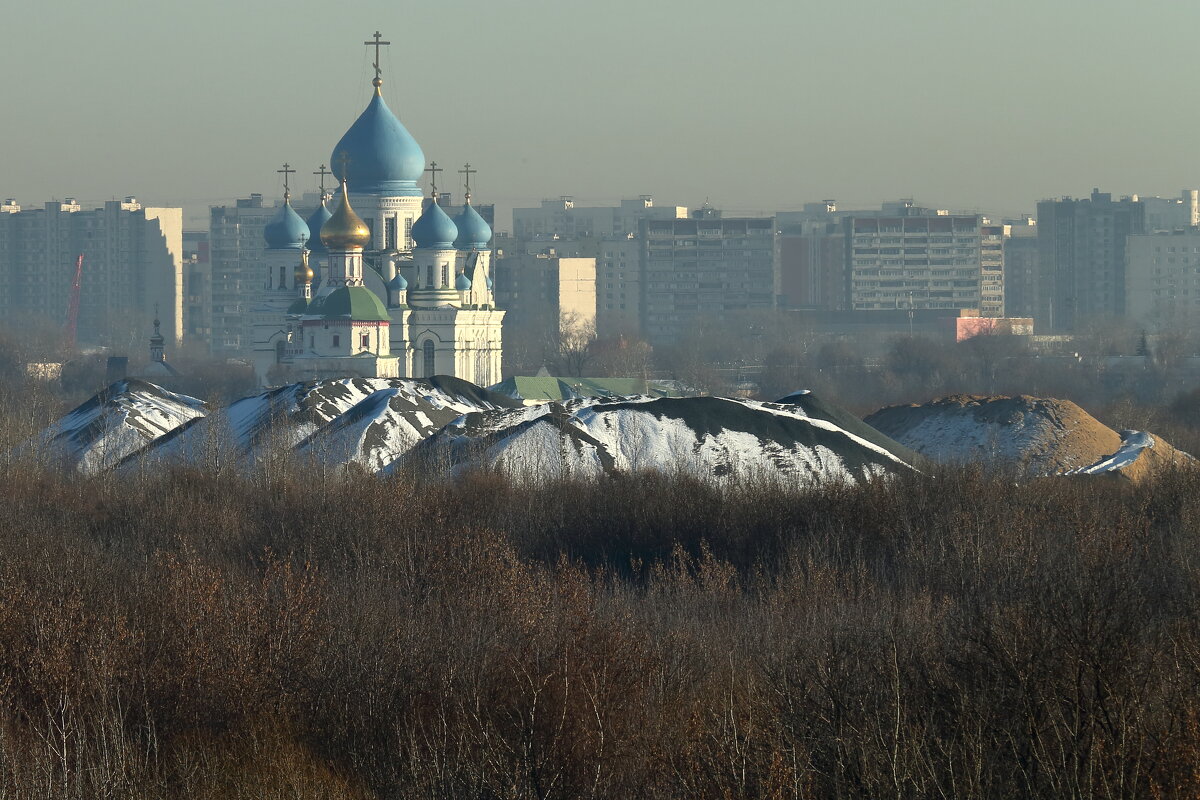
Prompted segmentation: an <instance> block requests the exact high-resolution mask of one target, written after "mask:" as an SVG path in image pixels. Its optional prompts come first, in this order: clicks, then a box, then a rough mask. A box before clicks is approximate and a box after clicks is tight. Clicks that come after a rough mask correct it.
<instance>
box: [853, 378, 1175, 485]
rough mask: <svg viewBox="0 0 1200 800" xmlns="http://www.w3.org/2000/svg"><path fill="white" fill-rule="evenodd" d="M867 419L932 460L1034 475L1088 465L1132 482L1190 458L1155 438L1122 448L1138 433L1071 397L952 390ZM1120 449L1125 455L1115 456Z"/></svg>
mask: <svg viewBox="0 0 1200 800" xmlns="http://www.w3.org/2000/svg"><path fill="white" fill-rule="evenodd" d="M865 422H866V423H867V424H868V425H871V426H872V427H874V428H877V429H879V430H880V431H882V432H883V433H884V434H886V435H888V436H890V437H892V438H893V439H895V440H896V441H898V442H900V443H901V444H903V445H905V446H906V447H910V448H912V449H913V450H916V451H917V452H918V453H921V454H922V455H924V456H926V457H928V458H931V459H933V460H935V461H940V462H943V463H962V462H972V461H982V462H985V463H1010V464H1017V465H1020V466H1022V467H1023V468H1025V469H1026V470H1027V471H1028V472H1030V473H1033V474H1037V475H1058V474H1061V473H1064V472H1073V471H1074V472H1079V473H1082V472H1083V471H1084V470H1085V469H1088V468H1093V471H1092V472H1089V473H1088V474H1098V473H1101V472H1114V471H1115V472H1119V473H1121V474H1124V475H1127V476H1129V477H1130V478H1131V479H1136V478H1135V477H1134V476H1135V475H1136V476H1137V478H1140V477H1142V476H1144V474H1148V473H1149V472H1151V471H1153V468H1154V465H1155V464H1165V463H1173V462H1174V461H1176V460H1178V459H1179V458H1180V457H1184V458H1186V457H1187V456H1184V455H1183V454H1182V453H1180V452H1179V451H1177V450H1175V449H1174V448H1172V447H1171V446H1170V445H1167V444H1166V443H1165V442H1161V440H1158V439H1157V438H1156V437H1152V438H1154V439H1155V444H1154V445H1153V446H1144V445H1143V446H1134V445H1133V444H1131V445H1130V446H1129V447H1125V441H1126V439H1128V434H1132V433H1136V432H1132V431H1130V432H1127V436H1126V437H1124V438H1123V437H1122V434H1119V433H1117V432H1116V431H1114V430H1113V429H1112V428H1109V427H1108V426H1107V425H1104V424H1103V423H1101V422H1100V421H1099V420H1097V419H1096V418H1095V417H1093V416H1092V415H1091V414H1089V413H1087V412H1086V411H1084V410H1083V409H1082V408H1080V407H1079V406H1077V405H1075V404H1074V403H1072V402H1071V401H1069V400H1055V399H1052V398H1042V397H1029V396H1028V395H1020V396H1017V397H1001V396H994V397H989V396H976V395H952V396H950V397H943V398H939V399H937V400H934V401H932V402H929V403H925V404H922V405H907V406H889V407H887V408H882V409H880V410H879V411H876V412H875V413H874V414H871V415H870V416H869V417H867V418H866V420H865ZM1139 435H1140V436H1150V434H1139ZM1160 442H1161V444H1159V443H1160ZM1140 443H1141V440H1138V442H1137V443H1134V444H1140ZM1119 451H1123V452H1124V454H1125V456H1127V457H1128V458H1126V457H1122V458H1119V459H1115V458H1114V457H1115V456H1116V455H1117V454H1118V452H1119ZM1106 460H1107V461H1108V463H1107V464H1106ZM1138 462H1143V463H1141V464H1139V463H1138Z"/></svg>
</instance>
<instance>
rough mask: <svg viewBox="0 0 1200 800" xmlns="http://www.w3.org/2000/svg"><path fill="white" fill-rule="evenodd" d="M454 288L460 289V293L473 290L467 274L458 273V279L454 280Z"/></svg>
mask: <svg viewBox="0 0 1200 800" xmlns="http://www.w3.org/2000/svg"><path fill="white" fill-rule="evenodd" d="M454 288H455V289H458V290H459V291H460V292H468V291H470V290H471V279H470V278H468V277H467V273H465V272H460V273H458V277H457V278H455V279H454Z"/></svg>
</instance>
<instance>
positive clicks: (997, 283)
mask: <svg viewBox="0 0 1200 800" xmlns="http://www.w3.org/2000/svg"><path fill="white" fill-rule="evenodd" d="M1005 233H1006V231H1005V226H1004V225H996V224H992V223H986V224H984V225H982V226H981V227H980V229H979V313H980V314H981V315H982V316H985V317H1003V316H1004V237H1005Z"/></svg>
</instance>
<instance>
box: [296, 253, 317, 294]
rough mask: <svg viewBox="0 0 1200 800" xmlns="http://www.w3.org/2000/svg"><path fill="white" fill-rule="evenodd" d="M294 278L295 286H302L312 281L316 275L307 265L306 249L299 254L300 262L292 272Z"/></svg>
mask: <svg viewBox="0 0 1200 800" xmlns="http://www.w3.org/2000/svg"><path fill="white" fill-rule="evenodd" d="M293 274H294V275H295V278H296V286H303V285H305V284H309V283H312V282H313V278H314V277H316V275H315V274H314V273H313V270H312V267H310V266H309V265H308V251H307V250H305V251H304V252H303V253H302V254H301V255H300V263H299V264H297V265H296V271H295V272H294V273H293Z"/></svg>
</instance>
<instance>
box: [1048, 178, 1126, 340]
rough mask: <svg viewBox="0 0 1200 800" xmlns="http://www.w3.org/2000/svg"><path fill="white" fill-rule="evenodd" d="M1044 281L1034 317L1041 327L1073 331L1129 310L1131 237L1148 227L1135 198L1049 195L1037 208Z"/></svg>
mask: <svg viewBox="0 0 1200 800" xmlns="http://www.w3.org/2000/svg"><path fill="white" fill-rule="evenodd" d="M1037 220H1038V224H1037V228H1038V245H1039V247H1038V280H1037V281H1036V284H1035V287H1034V293H1035V296H1034V318H1035V320H1036V324H1037V326H1038V328H1039V329H1040V330H1046V331H1057V332H1070V331H1074V330H1076V329H1077V328H1078V327H1079V326H1080V325H1082V324H1084V323H1085V322H1087V321H1089V320H1100V319H1104V318H1110V317H1119V316H1122V315H1124V314H1125V240H1126V237H1128V236H1129V235H1131V234H1139V233H1142V232H1143V231H1144V229H1145V222H1146V217H1145V206H1144V205H1143V204H1142V203H1141V202H1140V201H1139V200H1137V199H1136V198H1134V197H1126V198H1122V199H1121V200H1119V201H1114V200H1113V199H1112V195H1110V194H1108V193H1107V192H1101V191H1100V190H1099V189H1095V190H1093V191H1092V195H1091V197H1089V198H1085V199H1080V200H1076V199H1073V198H1070V197H1064V198H1062V199H1061V200H1044V201H1042V202H1040V203H1038V207H1037Z"/></svg>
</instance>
